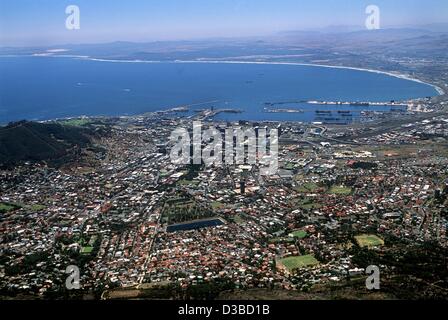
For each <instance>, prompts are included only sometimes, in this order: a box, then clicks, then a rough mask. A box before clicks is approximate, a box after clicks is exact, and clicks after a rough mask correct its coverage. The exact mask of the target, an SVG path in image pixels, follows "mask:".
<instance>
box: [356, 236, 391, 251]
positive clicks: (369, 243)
mask: <svg viewBox="0 0 448 320" xmlns="http://www.w3.org/2000/svg"><path fill="white" fill-rule="evenodd" d="M355 239H356V242H357V243H358V245H359V246H360V247H367V248H371V247H377V246H382V245H384V240H383V239H381V238H380V237H378V236H376V235H374V234H361V235H359V236H355Z"/></svg>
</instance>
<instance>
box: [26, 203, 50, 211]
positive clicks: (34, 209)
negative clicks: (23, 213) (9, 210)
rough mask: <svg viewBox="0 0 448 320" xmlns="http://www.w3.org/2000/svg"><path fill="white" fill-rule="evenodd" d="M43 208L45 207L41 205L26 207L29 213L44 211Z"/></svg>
mask: <svg viewBox="0 0 448 320" xmlns="http://www.w3.org/2000/svg"><path fill="white" fill-rule="evenodd" d="M45 208H46V207H45V206H44V205H41V204H32V205H30V206H27V209H28V210H31V211H34V212H36V211H41V210H44V209H45Z"/></svg>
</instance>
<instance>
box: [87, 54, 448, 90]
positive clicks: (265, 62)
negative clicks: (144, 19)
mask: <svg viewBox="0 0 448 320" xmlns="http://www.w3.org/2000/svg"><path fill="white" fill-rule="evenodd" d="M82 59H86V60H92V61H101V62H119V63H215V64H219V63H222V64H266V65H291V66H309V67H323V68H333V69H347V70H356V71H365V72H371V73H377V74H384V75H388V76H391V77H395V78H399V79H403V80H409V81H414V82H418V83H421V84H426V85H429V86H431V87H433V88H434V89H435V90H436V91H437V93H438V94H439V95H443V94H445V91H444V90H443V89H442V88H441V87H439V86H437V85H435V84H432V83H428V82H425V81H422V80H420V79H416V78H412V77H410V76H408V75H404V74H400V73H394V72H388V71H381V70H375V69H367V68H357V67H348V66H331V65H326V64H317V63H304V62H275V61H238V60H170V61H161V60H112V59H99V58H91V57H82ZM199 59H203V58H199Z"/></svg>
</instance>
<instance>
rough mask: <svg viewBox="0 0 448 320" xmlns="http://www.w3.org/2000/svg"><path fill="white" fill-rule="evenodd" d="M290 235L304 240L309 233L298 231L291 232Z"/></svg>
mask: <svg viewBox="0 0 448 320" xmlns="http://www.w3.org/2000/svg"><path fill="white" fill-rule="evenodd" d="M290 235H292V236H293V237H296V238H299V239H302V238H305V237H306V236H307V233H306V231H305V230H296V231H293V232H291V233H290Z"/></svg>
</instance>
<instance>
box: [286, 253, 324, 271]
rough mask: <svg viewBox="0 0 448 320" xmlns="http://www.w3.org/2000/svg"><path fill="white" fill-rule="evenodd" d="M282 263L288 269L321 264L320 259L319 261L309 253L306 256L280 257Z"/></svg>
mask: <svg viewBox="0 0 448 320" xmlns="http://www.w3.org/2000/svg"><path fill="white" fill-rule="evenodd" d="M278 262H279V263H281V264H282V265H284V266H285V267H286V269H288V271H290V272H291V271H293V270H294V269H299V268H304V267H309V266H315V265H317V264H319V261H317V259H316V258H314V256H313V255H311V254H308V255H305V256H292V257H287V258H283V259H280V260H279V261H278Z"/></svg>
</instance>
